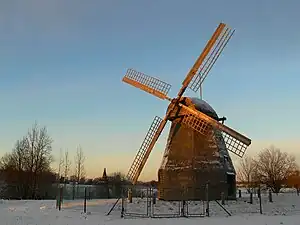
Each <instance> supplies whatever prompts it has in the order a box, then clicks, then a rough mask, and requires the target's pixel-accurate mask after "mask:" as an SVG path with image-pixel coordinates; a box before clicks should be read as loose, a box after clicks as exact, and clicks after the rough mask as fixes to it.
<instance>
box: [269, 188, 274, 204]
mask: <svg viewBox="0 0 300 225" xmlns="http://www.w3.org/2000/svg"><path fill="white" fill-rule="evenodd" d="M269 202H273V198H272V191H271V189H269Z"/></svg>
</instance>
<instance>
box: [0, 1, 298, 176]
mask: <svg viewBox="0 0 300 225" xmlns="http://www.w3.org/2000/svg"><path fill="white" fill-rule="evenodd" d="M299 8H300V2H299V1H297V0H289V1H281V0H264V1H258V0H252V1H238V0H234V1H231V0H228V1H224V0H214V1H199V0H193V1H192V0H185V1H178V0H152V1H140V0H126V1H124V0H118V1H117V0H107V1H102V0H88V1H79V0H64V1H60V0H27V1H23V0H19V1H16V0H9V1H1V3H0V77H1V82H0V101H1V106H2V107H1V117H0V123H1V129H0V143H1V146H0V147H1V150H0V154H2V153H4V152H5V151H10V150H11V148H12V147H13V145H14V142H15V141H16V140H17V139H19V138H20V137H22V136H23V135H24V134H25V133H26V132H27V129H28V128H29V127H30V126H31V125H32V124H33V123H34V121H37V122H38V123H39V124H41V125H46V126H47V127H48V130H49V133H50V135H51V136H52V137H53V139H54V144H53V148H54V150H53V151H54V154H55V155H56V156H57V155H58V153H59V149H60V148H63V149H67V148H68V149H69V151H70V153H71V154H72V155H74V153H75V150H76V146H77V145H79V144H80V145H81V146H82V148H83V150H84V151H85V155H86V158H87V160H86V170H87V173H88V175H90V176H98V175H101V174H102V171H103V168H104V167H107V170H108V172H113V171H115V170H119V171H124V172H126V171H127V169H128V167H129V165H130V163H131V162H132V159H133V157H134V155H135V153H136V151H137V150H138V148H139V146H140V144H141V142H142V140H143V138H144V136H145V134H146V132H147V130H148V128H149V125H150V124H151V122H152V119H153V118H154V116H156V115H158V116H161V117H162V116H163V115H164V112H165V109H166V107H167V102H164V101H161V100H159V99H156V98H155V97H153V96H151V95H149V94H147V93H143V92H142V91H140V90H138V89H135V88H133V87H130V86H129V85H127V84H125V83H122V82H121V79H122V77H123V75H124V74H125V72H126V69H127V68H128V67H133V68H136V69H137V70H139V71H143V72H145V73H146V74H149V75H152V76H156V77H159V78H161V79H162V80H164V81H166V82H168V83H170V84H172V90H171V92H170V97H174V96H175V95H176V93H177V91H178V89H179V87H180V84H181V82H182V80H183V79H184V77H185V76H186V73H187V72H188V70H189V68H190V67H191V66H192V65H193V63H194V61H195V59H196V58H197V57H198V55H199V54H200V52H201V51H202V49H203V47H204V45H205V43H206V42H207V40H208V39H209V38H210V36H211V35H212V33H213V31H214V30H215V28H216V27H217V25H218V24H219V22H225V23H227V24H228V25H230V26H231V27H233V28H235V29H236V32H235V34H234V36H233V38H232V39H231V41H230V42H229V44H228V45H227V46H226V48H225V50H224V52H223V54H222V56H221V57H220V58H219V59H218V61H217V63H216V65H215V67H214V68H213V69H212V71H211V73H210V75H209V76H208V78H207V79H206V80H205V85H204V99H205V100H206V101H208V102H209V103H210V104H211V105H212V106H213V107H214V109H215V110H216V111H217V112H218V114H219V115H220V116H226V117H227V119H228V121H227V124H228V125H229V126H231V127H233V128H235V129H237V130H239V131H240V132H242V133H244V134H246V135H247V136H249V137H250V138H251V139H252V140H253V144H252V146H251V147H250V148H249V154H254V152H257V151H259V150H260V149H261V148H264V147H268V146H269V145H270V144H275V145H276V146H278V147H281V148H282V150H285V151H289V152H293V153H295V154H299V153H298V152H299V150H300V140H299V130H298V128H299V125H300V124H299V123H300V122H299V119H298V115H299V114H300V104H299V97H300V89H299V83H300V76H299V74H300V64H299V62H300V29H299V21H300V14H299ZM187 94H191V95H193V96H196V94H193V92H191V91H190V92H187ZM167 131H168V127H167V129H166V130H165V132H164V134H163V135H162V136H161V138H160V139H159V142H158V144H157V145H156V147H155V148H154V150H153V154H152V155H151V156H150V159H149V162H148V163H147V165H146V168H145V170H144V172H143V174H142V177H141V178H143V179H152V178H156V174H157V168H158V167H159V165H160V161H161V157H162V153H163V151H164V144H165V139H166V135H167ZM299 156H300V155H299ZM234 159H236V158H235V157H234ZM299 160H300V157H299Z"/></svg>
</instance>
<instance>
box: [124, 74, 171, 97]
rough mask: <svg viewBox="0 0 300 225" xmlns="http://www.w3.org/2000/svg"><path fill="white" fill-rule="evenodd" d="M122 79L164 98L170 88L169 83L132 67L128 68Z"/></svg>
mask: <svg viewBox="0 0 300 225" xmlns="http://www.w3.org/2000/svg"><path fill="white" fill-rule="evenodd" d="M122 80H123V81H124V82H126V83H128V84H130V85H132V86H134V87H137V88H139V89H141V90H143V91H146V92H148V93H150V94H152V95H155V96H156V97H158V98H161V99H166V98H167V95H168V93H169V91H170V89H171V84H168V83H166V82H164V81H161V80H159V79H157V78H155V77H151V76H148V75H146V74H144V73H141V72H138V71H136V70H134V69H128V70H127V72H126V74H125V76H124V77H123V79H122Z"/></svg>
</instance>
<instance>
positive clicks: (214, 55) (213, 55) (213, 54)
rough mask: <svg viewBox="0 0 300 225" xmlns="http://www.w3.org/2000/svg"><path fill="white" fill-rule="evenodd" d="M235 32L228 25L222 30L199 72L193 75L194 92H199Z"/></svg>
mask: <svg viewBox="0 0 300 225" xmlns="http://www.w3.org/2000/svg"><path fill="white" fill-rule="evenodd" d="M233 34H234V30H232V29H231V28H229V27H228V26H227V25H225V27H224V28H223V30H222V33H221V34H220V35H219V36H218V39H217V40H216V42H215V43H214V47H213V48H211V51H210V52H209V54H208V55H207V57H206V58H205V60H204V62H203V64H202V65H201V67H200V69H199V71H198V74H197V75H196V76H194V77H193V79H192V81H191V83H190V84H189V88H190V89H192V90H193V91H194V92H197V91H198V90H199V88H200V86H201V84H202V83H203V81H204V79H205V78H206V77H207V75H208V73H209V72H210V70H211V69H212V67H213V66H214V64H215V63H216V61H217V59H218V58H219V56H220V55H221V53H222V52H223V50H224V48H225V46H226V45H227V43H228V41H229V40H230V38H231V37H232V35H233Z"/></svg>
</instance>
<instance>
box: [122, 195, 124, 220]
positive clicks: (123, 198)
mask: <svg viewBox="0 0 300 225" xmlns="http://www.w3.org/2000/svg"><path fill="white" fill-rule="evenodd" d="M121 204H122V206H121V207H122V208H121V218H123V217H124V196H123V194H122V202H121Z"/></svg>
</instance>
